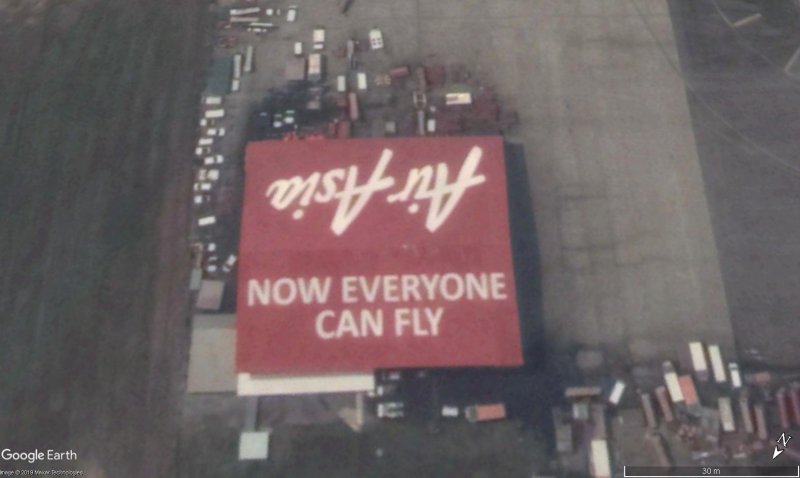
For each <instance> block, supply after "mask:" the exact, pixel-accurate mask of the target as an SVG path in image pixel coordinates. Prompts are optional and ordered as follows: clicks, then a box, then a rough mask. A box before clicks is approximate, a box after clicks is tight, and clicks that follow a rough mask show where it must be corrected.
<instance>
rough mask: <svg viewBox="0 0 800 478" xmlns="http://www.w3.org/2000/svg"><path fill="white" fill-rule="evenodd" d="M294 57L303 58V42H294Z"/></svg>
mask: <svg viewBox="0 0 800 478" xmlns="http://www.w3.org/2000/svg"><path fill="white" fill-rule="evenodd" d="M294 56H303V42H301V41H296V42H294Z"/></svg>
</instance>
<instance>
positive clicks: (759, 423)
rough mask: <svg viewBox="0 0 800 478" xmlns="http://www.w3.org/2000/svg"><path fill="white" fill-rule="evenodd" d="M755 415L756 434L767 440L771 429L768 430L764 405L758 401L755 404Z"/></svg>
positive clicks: (760, 438)
mask: <svg viewBox="0 0 800 478" xmlns="http://www.w3.org/2000/svg"><path fill="white" fill-rule="evenodd" d="M753 415H754V416H755V428H756V435H757V436H758V439H759V440H767V439H768V438H769V430H767V415H766V412H765V411H764V405H763V404H761V403H757V404H755V405H754V406H753Z"/></svg>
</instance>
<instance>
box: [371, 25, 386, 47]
mask: <svg viewBox="0 0 800 478" xmlns="http://www.w3.org/2000/svg"><path fill="white" fill-rule="evenodd" d="M369 47H370V49H372V50H380V49H381V48H383V33H382V32H381V31H380V30H378V29H377V28H373V29H372V30H370V31H369Z"/></svg>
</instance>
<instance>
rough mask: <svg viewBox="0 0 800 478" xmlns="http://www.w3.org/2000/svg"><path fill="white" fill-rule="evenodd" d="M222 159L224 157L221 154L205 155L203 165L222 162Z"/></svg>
mask: <svg viewBox="0 0 800 478" xmlns="http://www.w3.org/2000/svg"><path fill="white" fill-rule="evenodd" d="M224 161H225V158H223V157H222V155H221V154H215V155H214V156H206V157H205V158H203V165H205V166H212V165H214V164H222V163H223V162H224Z"/></svg>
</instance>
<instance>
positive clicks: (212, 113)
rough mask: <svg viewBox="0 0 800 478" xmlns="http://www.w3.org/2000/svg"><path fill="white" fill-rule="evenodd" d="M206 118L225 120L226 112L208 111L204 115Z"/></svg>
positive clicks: (219, 110)
mask: <svg viewBox="0 0 800 478" xmlns="http://www.w3.org/2000/svg"><path fill="white" fill-rule="evenodd" d="M203 116H204V117H205V118H224V117H225V110H223V109H218V110H207V111H206V112H205V113H203Z"/></svg>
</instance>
